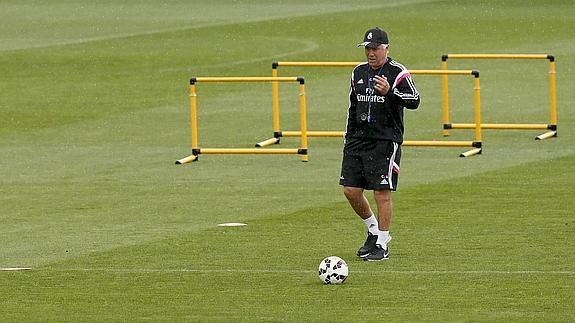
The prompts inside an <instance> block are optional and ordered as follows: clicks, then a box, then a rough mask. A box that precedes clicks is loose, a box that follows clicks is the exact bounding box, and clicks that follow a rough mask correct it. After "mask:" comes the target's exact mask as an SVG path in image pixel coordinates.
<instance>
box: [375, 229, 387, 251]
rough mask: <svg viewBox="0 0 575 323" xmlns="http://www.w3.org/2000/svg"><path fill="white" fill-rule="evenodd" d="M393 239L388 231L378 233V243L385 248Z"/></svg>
mask: <svg viewBox="0 0 575 323" xmlns="http://www.w3.org/2000/svg"><path fill="white" fill-rule="evenodd" d="M389 240H391V236H390V235H389V230H388V231H379V234H378V235H377V242H376V243H377V244H378V245H380V246H381V247H382V248H383V249H387V243H388V242H389Z"/></svg>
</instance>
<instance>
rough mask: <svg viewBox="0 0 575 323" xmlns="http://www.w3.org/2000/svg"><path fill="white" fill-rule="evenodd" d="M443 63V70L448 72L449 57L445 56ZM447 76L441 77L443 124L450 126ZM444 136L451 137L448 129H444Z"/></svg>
mask: <svg viewBox="0 0 575 323" xmlns="http://www.w3.org/2000/svg"><path fill="white" fill-rule="evenodd" d="M442 59H443V60H442V61H441V70H443V71H446V70H447V57H446V56H444V57H443V58H442ZM447 82H448V81H447V74H442V75H441V93H442V95H443V104H442V107H443V124H444V125H447V124H449V93H448V83H447ZM443 136H444V137H447V136H449V130H448V129H447V128H445V127H444V128H443Z"/></svg>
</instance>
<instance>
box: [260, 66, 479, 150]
mask: <svg viewBox="0 0 575 323" xmlns="http://www.w3.org/2000/svg"><path fill="white" fill-rule="evenodd" d="M364 63H365V62H326V61H323V62H321V61H320V62H298V61H284V62H281V61H280V62H273V63H272V77H278V71H277V68H278V67H279V66H291V67H355V66H357V65H359V64H364ZM409 72H410V73H411V74H414V75H415V74H420V75H441V76H442V84H447V76H448V75H473V76H474V77H475V80H474V87H473V92H474V118H475V122H476V123H475V124H473V128H475V140H474V141H451V142H447V141H433V140H432V141H417V140H416V141H404V142H403V145H404V146H423V147H426V146H427V147H475V149H472V150H470V151H469V152H466V153H463V154H461V155H460V156H462V157H468V156H472V155H475V154H480V153H481V145H482V143H481V128H482V127H481V101H480V92H479V72H478V71H475V70H448V69H447V67H446V66H445V68H442V69H441V70H429V69H427V70H409ZM448 99H449V97H448V95H447V88H446V87H445V86H444V88H443V120H444V135H446V134H447V130H446V128H445V124H446V123H447V122H446V121H449V114H448V112H447V111H448V106H449V104H448ZM272 100H273V130H274V137H273V138H269V139H266V140H263V141H261V142H258V143H256V147H266V146H269V145H274V144H279V143H280V138H281V137H298V136H301V131H291V130H286V131H282V130H281V127H280V109H279V84H278V82H277V81H276V82H272ZM306 120H307V118H306ZM344 135H345V132H344V131H307V135H306V136H305V137H343V136H344Z"/></svg>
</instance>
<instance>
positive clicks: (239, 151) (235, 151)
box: [199, 148, 300, 155]
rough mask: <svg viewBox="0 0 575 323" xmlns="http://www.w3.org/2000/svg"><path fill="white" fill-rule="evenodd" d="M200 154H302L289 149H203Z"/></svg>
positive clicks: (295, 149)
mask: <svg viewBox="0 0 575 323" xmlns="http://www.w3.org/2000/svg"><path fill="white" fill-rule="evenodd" d="M199 153H200V154H214V155H215V154H224V155H226V154H227V155H250V154H254V155H258V154H259V155H265V154H278V155H279V154H293V155H297V154H299V153H300V151H299V149H297V148H294V149H289V148H274V149H272V148H267V149H258V148H201V149H200V151H199Z"/></svg>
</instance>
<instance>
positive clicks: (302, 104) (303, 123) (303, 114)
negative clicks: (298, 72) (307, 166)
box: [299, 79, 308, 162]
mask: <svg viewBox="0 0 575 323" xmlns="http://www.w3.org/2000/svg"><path fill="white" fill-rule="evenodd" d="M299 111H300V128H301V149H302V150H303V154H302V155H301V161H303V162H306V161H308V155H307V107H306V98H305V84H304V81H303V79H301V80H300V85H299Z"/></svg>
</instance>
